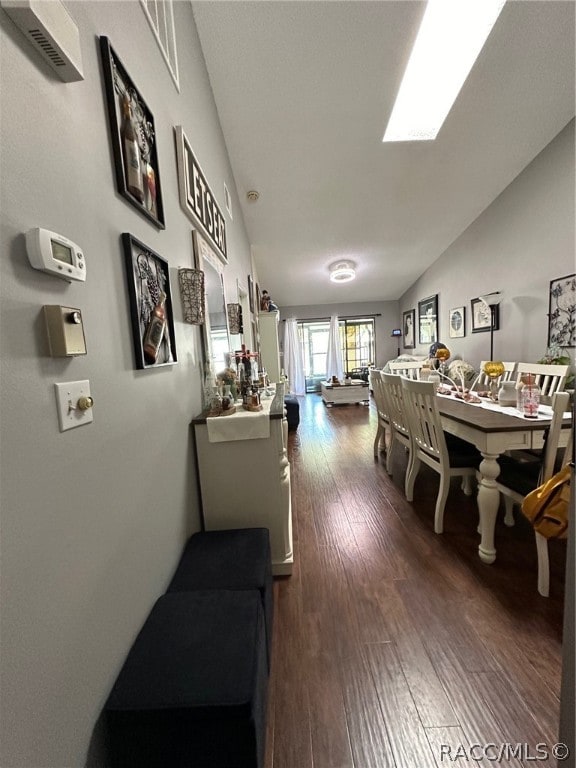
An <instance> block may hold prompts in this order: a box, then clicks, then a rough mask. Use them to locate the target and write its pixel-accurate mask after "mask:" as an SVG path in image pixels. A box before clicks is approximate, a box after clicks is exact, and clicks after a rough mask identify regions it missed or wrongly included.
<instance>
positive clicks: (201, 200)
mask: <svg viewBox="0 0 576 768" xmlns="http://www.w3.org/2000/svg"><path fill="white" fill-rule="evenodd" d="M174 135H175V138H176V166H177V171H178V192H179V195H180V205H181V206H182V210H183V211H184V213H185V214H186V216H188V218H189V219H190V221H191V222H192V223H193V224H194V226H195V227H198V228H199V229H200V231H201V232H202V235H203V236H204V237H205V238H206V240H207V241H208V242H209V244H210V245H211V246H212V248H213V249H214V251H215V252H216V254H217V255H218V258H219V259H220V260H221V261H222V262H223V263H224V264H228V251H227V246H226V222H225V221H224V216H223V214H222V211H221V210H220V207H219V205H218V203H217V202H216V196H215V195H214V193H213V192H212V190H211V188H210V184H209V183H208V181H207V179H206V176H205V174H204V171H203V170H202V168H201V167H200V163H199V162H198V160H197V158H196V155H195V154H194V151H193V149H192V145H191V144H190V142H189V141H188V139H187V138H186V134H185V133H184V129H183V128H182V126H181V125H177V126H175V128H174Z"/></svg>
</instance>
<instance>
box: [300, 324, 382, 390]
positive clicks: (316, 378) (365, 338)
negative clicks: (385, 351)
mask: <svg viewBox="0 0 576 768" xmlns="http://www.w3.org/2000/svg"><path fill="white" fill-rule="evenodd" d="M339 325H340V339H341V341H342V359H343V361H344V371H345V372H347V373H349V372H351V371H352V370H353V369H354V368H363V367H366V366H368V365H369V364H370V363H373V362H374V359H375V340H374V318H360V319H350V320H347V319H341V320H340V322H339ZM298 328H299V334H300V340H301V342H302V345H303V347H304V375H305V377H306V392H319V391H320V382H321V381H323V380H324V379H325V378H326V352H327V350H328V334H329V331H330V321H329V320H302V321H300V322H299V323H298Z"/></svg>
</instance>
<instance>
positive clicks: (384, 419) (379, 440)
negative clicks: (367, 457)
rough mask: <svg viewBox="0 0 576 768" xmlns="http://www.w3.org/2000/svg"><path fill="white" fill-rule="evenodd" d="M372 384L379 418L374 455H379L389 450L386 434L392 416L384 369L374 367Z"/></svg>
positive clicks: (371, 375) (388, 430)
mask: <svg viewBox="0 0 576 768" xmlns="http://www.w3.org/2000/svg"><path fill="white" fill-rule="evenodd" d="M370 385H371V388H372V392H373V394H374V403H375V405H376V414H377V419H378V424H377V429H376V437H375V438H374V456H375V457H378V455H379V454H380V451H383V452H384V453H387V452H388V445H387V441H386V434H387V433H389V432H390V416H389V413H388V404H387V402H386V397H385V394H384V382H383V380H382V371H379V370H375V369H372V371H371V372H370ZM388 442H389V441H388Z"/></svg>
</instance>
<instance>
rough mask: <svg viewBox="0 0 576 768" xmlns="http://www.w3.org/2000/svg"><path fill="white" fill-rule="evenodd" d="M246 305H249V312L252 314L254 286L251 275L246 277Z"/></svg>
mask: <svg viewBox="0 0 576 768" xmlns="http://www.w3.org/2000/svg"><path fill="white" fill-rule="evenodd" d="M248 303H249V305H250V312H254V284H253V282H252V275H248Z"/></svg>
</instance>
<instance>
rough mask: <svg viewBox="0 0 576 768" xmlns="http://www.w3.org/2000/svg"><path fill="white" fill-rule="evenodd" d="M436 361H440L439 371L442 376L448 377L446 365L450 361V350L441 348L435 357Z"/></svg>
mask: <svg viewBox="0 0 576 768" xmlns="http://www.w3.org/2000/svg"><path fill="white" fill-rule="evenodd" d="M434 357H435V358H436V360H438V363H439V365H438V370H439V371H440V373H441V374H442V376H446V363H447V362H448V360H449V359H450V350H449V349H446V347H441V348H440V349H437V350H436V353H435V355H434Z"/></svg>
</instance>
